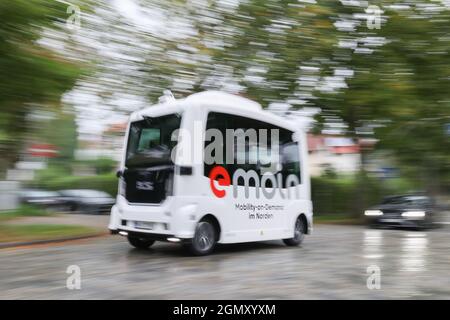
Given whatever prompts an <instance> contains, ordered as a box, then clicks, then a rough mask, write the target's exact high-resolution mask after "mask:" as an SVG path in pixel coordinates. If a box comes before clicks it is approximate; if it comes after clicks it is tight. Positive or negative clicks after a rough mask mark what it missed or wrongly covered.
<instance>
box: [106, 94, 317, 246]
mask: <svg viewBox="0 0 450 320" xmlns="http://www.w3.org/2000/svg"><path fill="white" fill-rule="evenodd" d="M212 113H220V114H226V115H230V117H231V116H239V117H242V118H248V119H251V120H257V121H259V122H260V123H267V124H268V125H270V126H276V127H278V128H282V129H285V130H288V131H290V132H292V136H293V139H294V140H295V143H296V144H297V145H298V153H299V154H298V157H299V159H300V161H299V162H300V163H299V166H300V172H299V174H300V177H299V180H300V183H299V184H298V185H296V186H291V187H289V188H283V189H282V190H281V192H274V193H273V197H272V198H270V199H269V198H267V197H266V196H265V194H264V193H263V192H259V196H258V191H261V190H256V189H257V188H256V187H254V186H250V187H249V188H248V190H247V191H248V194H247V197H246V192H245V186H241V185H238V186H233V185H229V186H225V185H217V183H216V181H214V182H212V181H210V179H209V177H208V176H207V175H205V172H204V171H205V170H206V169H205V164H204V162H203V159H204V147H205V143H204V140H203V141H197V143H195V141H194V143H193V144H189V145H188V143H189V142H188V141H187V140H186V141H180V142H179V145H180V144H181V145H183V144H184V146H185V147H186V148H188V149H192V150H191V152H192V155H191V156H192V158H196V159H190V158H189V157H184V158H183V159H181V157H180V158H176V160H175V169H174V174H173V189H172V190H171V195H168V196H167V197H166V198H165V199H164V200H163V201H161V202H160V203H145V202H144V203H142V201H141V202H140V203H134V202H133V201H131V200H130V199H127V195H126V192H125V193H124V191H123V189H125V190H127V188H129V187H130V188H131V187H133V186H128V185H126V186H124V183H128V182H126V181H125V182H124V181H121V182H120V184H121V185H120V186H119V189H122V191H121V192H119V195H118V196H117V201H116V204H115V205H114V207H113V208H112V211H111V218H110V224H109V229H110V230H111V231H112V232H114V233H117V232H120V233H121V234H123V235H126V234H136V235H141V236H142V235H146V236H148V237H150V238H153V239H155V240H169V241H183V240H188V239H192V238H193V236H194V233H195V228H196V225H197V224H198V223H199V221H201V220H202V219H203V218H204V217H205V216H208V217H211V219H214V221H216V223H217V227H218V238H217V242H219V243H238V242H249V241H262V240H274V239H286V238H292V237H293V234H294V225H295V222H296V220H297V219H298V218H299V217H301V218H302V219H304V222H305V225H306V230H305V233H311V232H312V216H313V212H312V203H311V196H310V179H309V173H308V165H307V142H306V135H305V132H304V131H303V130H304V129H303V128H300V127H299V125H298V124H295V123H293V122H290V121H288V120H286V119H284V118H282V117H278V116H276V115H273V114H272V113H269V112H267V111H264V110H263V109H262V108H261V106H260V105H259V104H257V103H255V102H253V101H251V100H248V99H245V98H242V97H239V96H234V95H230V94H226V93H221V92H215V91H208V92H202V93H197V94H193V95H191V96H189V97H187V98H185V99H180V100H173V101H167V102H165V103H162V104H158V105H155V106H151V107H148V108H145V109H143V110H140V111H138V112H135V113H133V114H132V115H131V116H130V124H129V127H128V133H127V135H126V138H125V148H124V152H123V154H124V155H123V159H122V162H121V171H122V172H124V171H126V170H129V168H127V165H126V164H127V155H126V154H127V148H130V146H127V145H128V144H129V143H130V142H129V141H130V137H129V135H130V133H129V131H130V126H131V125H132V124H133V123H136V122H139V121H143V119H144V118H145V117H150V118H155V117H156V118H157V117H161V116H165V115H170V114H179V115H181V120H180V121H181V124H180V129H182V130H185V131H187V132H194V131H197V133H199V131H201V133H203V134H204V131H205V129H206V126H207V119H208V115H209V114H212ZM199 125H200V129H199ZM182 140H184V139H182ZM198 159H200V161H198ZM121 179H123V178H121ZM132 183H136V184H137V186H138V187H139V188H140V189H148V190H150V189H152V188H153V187H154V186H153V184H152V183H146V182H145V181H137V180H136V181H135V180H133V182H132ZM212 183H213V184H214V185H215V186H216V187H217V189H218V190H223V191H224V193H225V196H223V197H217V196H215V195H214V193H213V190H212V186H211V184H212ZM233 188H236V190H235V191H237V195H236V197H234V193H233V191H234V190H233ZM268 190H269V191H271V188H269V189H268ZM141 191H142V190H141ZM142 192H144V191H142ZM149 192H150V191H149ZM288 195H290V196H289V197H288Z"/></svg>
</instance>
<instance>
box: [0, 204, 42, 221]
mask: <svg viewBox="0 0 450 320" xmlns="http://www.w3.org/2000/svg"><path fill="white" fill-rule="evenodd" d="M48 215H51V213H49V212H48V211H46V210H44V209H42V208H38V207H34V206H29V205H21V206H20V207H19V208H17V209H15V210H11V211H4V212H0V222H2V221H6V220H11V219H15V218H20V217H41V216H48Z"/></svg>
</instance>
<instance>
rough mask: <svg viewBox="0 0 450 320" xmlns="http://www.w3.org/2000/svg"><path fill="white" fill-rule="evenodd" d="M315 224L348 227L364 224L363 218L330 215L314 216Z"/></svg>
mask: <svg viewBox="0 0 450 320" xmlns="http://www.w3.org/2000/svg"><path fill="white" fill-rule="evenodd" d="M314 223H315V224H346V225H361V224H364V220H363V219H362V218H355V217H354V216H351V215H342V214H330V215H320V216H314Z"/></svg>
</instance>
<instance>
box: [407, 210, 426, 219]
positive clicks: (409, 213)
mask: <svg viewBox="0 0 450 320" xmlns="http://www.w3.org/2000/svg"><path fill="white" fill-rule="evenodd" d="M402 217H405V218H423V217H425V211H406V212H403V213H402Z"/></svg>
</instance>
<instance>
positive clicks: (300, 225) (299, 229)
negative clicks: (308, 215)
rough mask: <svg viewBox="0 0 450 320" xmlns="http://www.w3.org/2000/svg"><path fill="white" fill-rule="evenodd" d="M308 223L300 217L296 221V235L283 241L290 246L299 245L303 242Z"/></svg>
mask: <svg viewBox="0 0 450 320" xmlns="http://www.w3.org/2000/svg"><path fill="white" fill-rule="evenodd" d="M305 230H306V225H305V221H304V219H302V217H298V218H297V220H296V221H295V227H294V237H293V238H290V239H283V242H284V243H285V244H286V245H287V246H290V247H293V246H298V245H300V244H301V243H302V242H303V239H304V238H305Z"/></svg>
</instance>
